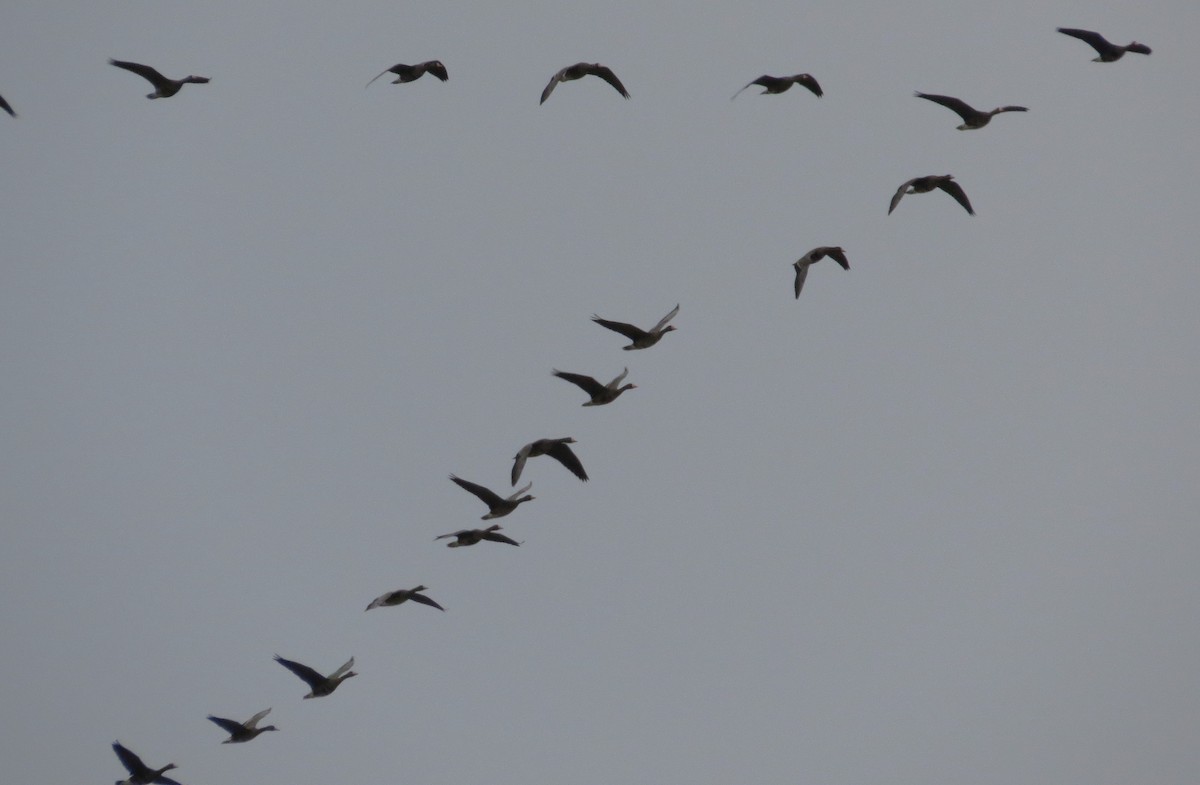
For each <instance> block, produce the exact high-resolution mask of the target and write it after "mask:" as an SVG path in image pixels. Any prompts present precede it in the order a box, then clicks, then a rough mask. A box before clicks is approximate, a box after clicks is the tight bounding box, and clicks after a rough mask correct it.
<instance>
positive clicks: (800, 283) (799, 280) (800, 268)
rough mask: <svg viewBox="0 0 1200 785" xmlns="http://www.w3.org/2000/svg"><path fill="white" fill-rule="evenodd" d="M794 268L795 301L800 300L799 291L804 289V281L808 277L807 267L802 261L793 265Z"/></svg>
mask: <svg viewBox="0 0 1200 785" xmlns="http://www.w3.org/2000/svg"><path fill="white" fill-rule="evenodd" d="M793 266H794V267H795V268H796V285H795V289H796V299H797V300H799V299H800V290H802V289H803V288H804V279H805V278H807V277H808V268H809V265H808V264H806V263H805V262H804V260H803V259H801V260H800V261H798V262H796V263H795V264H794V265H793Z"/></svg>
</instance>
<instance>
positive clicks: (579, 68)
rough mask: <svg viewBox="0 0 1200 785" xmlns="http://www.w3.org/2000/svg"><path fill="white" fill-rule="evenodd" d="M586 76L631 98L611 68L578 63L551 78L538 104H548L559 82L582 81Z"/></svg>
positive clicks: (595, 64)
mask: <svg viewBox="0 0 1200 785" xmlns="http://www.w3.org/2000/svg"><path fill="white" fill-rule="evenodd" d="M585 76H598V77H600V78H601V79H603V80H604V81H606V82H608V83H609V84H610V85H612V86H613V89H615V90H616V91H617V92H618V93H620V94H621V95H623V96H625V97H626V98H629V91H628V90H626V89H625V85H623V84H621V80H620V79H618V78H617V75H616V74H614V73H613V72H612V69H611V68H608V67H607V66H603V65H600V64H599V63H576V64H575V65H569V66H567V67H566V68H564V69H562V70H561V71H559V72H558V73H557V74H555V75H554V76H552V77H550V83H549V84H547V85H546V89H545V90H543V91H542V100H540V101H538V103H539V104H544V103H546V99H547V98H549V97H550V94H551V93H553V92H554V88H555V87H557V86H558V83H559V82H571V81H574V80H576V79H582V78H583V77H585Z"/></svg>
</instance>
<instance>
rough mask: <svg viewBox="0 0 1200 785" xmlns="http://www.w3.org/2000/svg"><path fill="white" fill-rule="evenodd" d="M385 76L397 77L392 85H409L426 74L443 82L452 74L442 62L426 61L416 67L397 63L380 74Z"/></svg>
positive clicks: (368, 83) (369, 83)
mask: <svg viewBox="0 0 1200 785" xmlns="http://www.w3.org/2000/svg"><path fill="white" fill-rule="evenodd" d="M384 74H395V75H396V78H395V79H394V80H393V81H392V84H407V83H408V82H415V81H417V80H418V79H420V78H421V77H422V76H424V75H425V74H433V75H434V76H436V77H437V78H438V79H441V80H442V81H443V82H444V81H446V80H447V79H449V78H450V73H449V72H448V71H447V70H446V66H444V65H442V61H441V60H426V61H425V62H423V63H417V64H416V65H406V64H404V63H396V64H395V65H394V66H392V67H391V68H385V69H383V70H382V71H380V72H379V76H383V75H384ZM379 76H377V77H375V79H378V78H379ZM375 79H372V80H371V81H370V82H367V84H366V86H367V87H370V86H371V82H374V81H375Z"/></svg>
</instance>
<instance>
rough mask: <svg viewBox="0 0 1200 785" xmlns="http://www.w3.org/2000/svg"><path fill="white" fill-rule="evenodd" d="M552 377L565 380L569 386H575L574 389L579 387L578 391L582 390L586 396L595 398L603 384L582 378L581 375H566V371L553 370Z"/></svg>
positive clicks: (587, 377)
mask: <svg viewBox="0 0 1200 785" xmlns="http://www.w3.org/2000/svg"><path fill="white" fill-rule="evenodd" d="M552 375H553V376H557V377H558V378H560V379H565V380H566V381H568V382H570V383H571V384H573V385H575V386H576V387H579V388H580V389H582V390H583V391H584V392H586V393H587V394H588V395H592V396H595V395H596V394H597V393H599V392H600V391H601V390H603V389H604V385H603V384H601V383H600V382H598V381H596V380H595V379H593V378H592V377H590V376H584V375H583V374H581V373H567V372H566V371H558V370H555V371H553V373H552Z"/></svg>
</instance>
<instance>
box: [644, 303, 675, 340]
mask: <svg viewBox="0 0 1200 785" xmlns="http://www.w3.org/2000/svg"><path fill="white" fill-rule="evenodd" d="M678 313H679V305H678V303H677V304H676V305H675V307H674V308H672V309H671V312H670V313H669V314H667V315H666V316H664V317H663V318H661V319H659V320H658V324H656V325H654V326H653V327H651V328H650V332H652V333H656V332H659V331H660V330H662V328H664V327H666V326H667V322H669V321H671V320H672V319H674V318H675V315H676V314H678Z"/></svg>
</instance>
